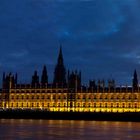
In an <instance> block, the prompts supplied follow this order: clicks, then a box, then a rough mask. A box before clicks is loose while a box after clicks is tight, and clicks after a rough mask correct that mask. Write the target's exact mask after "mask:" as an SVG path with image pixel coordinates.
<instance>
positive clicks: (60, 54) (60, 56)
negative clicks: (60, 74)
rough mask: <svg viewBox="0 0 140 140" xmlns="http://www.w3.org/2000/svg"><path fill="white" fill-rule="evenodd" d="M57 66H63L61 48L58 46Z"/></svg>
mask: <svg viewBox="0 0 140 140" xmlns="http://www.w3.org/2000/svg"><path fill="white" fill-rule="evenodd" d="M57 61H58V64H59V65H63V54H62V46H61V45H60V49H59V56H58V60H57Z"/></svg>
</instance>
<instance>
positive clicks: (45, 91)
mask: <svg viewBox="0 0 140 140" xmlns="http://www.w3.org/2000/svg"><path fill="white" fill-rule="evenodd" d="M11 93H67V90H11Z"/></svg>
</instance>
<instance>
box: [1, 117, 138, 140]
mask: <svg viewBox="0 0 140 140" xmlns="http://www.w3.org/2000/svg"><path fill="white" fill-rule="evenodd" d="M139 124H140V123H132V122H107V121H102V122H99V121H72V120H71V121H63V120H23V119H20V120H14V119H9V120H6V119H1V120H0V132H1V133H0V134H1V135H0V139H3V140H16V139H20V140H23V139H24V140H25V139H27V140H36V139H47V140H55V139H57V140H59V139H60V140H71V139H72V140H85V139H86V140H93V139H94V140H97V139H98V140H99V139H100V140H108V139H109V140H124V139H125V140H132V139H134V140H139V134H140V125H139Z"/></svg>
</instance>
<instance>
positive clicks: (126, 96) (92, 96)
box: [0, 94, 138, 100]
mask: <svg viewBox="0 0 140 140" xmlns="http://www.w3.org/2000/svg"><path fill="white" fill-rule="evenodd" d="M7 98H8V95H4V96H2V95H1V96H0V99H7ZM73 98H74V99H79V100H81V99H84V100H85V99H89V100H90V99H91V100H92V99H95V100H96V99H97V100H108V99H109V100H110V99H112V100H113V99H114V100H131V99H135V100H137V99H138V96H137V95H135V94H133V95H123V96H122V95H120V94H119V95H115V94H114V95H111V96H105V95H90V96H87V95H78V96H73ZM10 99H27V100H28V99H54V100H55V99H67V96H66V95H57V94H54V95H36V94H35V95H27V94H25V95H11V96H10Z"/></svg>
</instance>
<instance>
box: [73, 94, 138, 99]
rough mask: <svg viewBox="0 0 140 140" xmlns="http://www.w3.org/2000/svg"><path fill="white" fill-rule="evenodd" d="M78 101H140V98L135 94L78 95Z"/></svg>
mask: <svg viewBox="0 0 140 140" xmlns="http://www.w3.org/2000/svg"><path fill="white" fill-rule="evenodd" d="M76 98H77V99H126V100H129V99H138V96H137V95H135V94H133V95H120V94H119V95H116V94H114V95H90V96H87V95H78V96H77V97H76Z"/></svg>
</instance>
